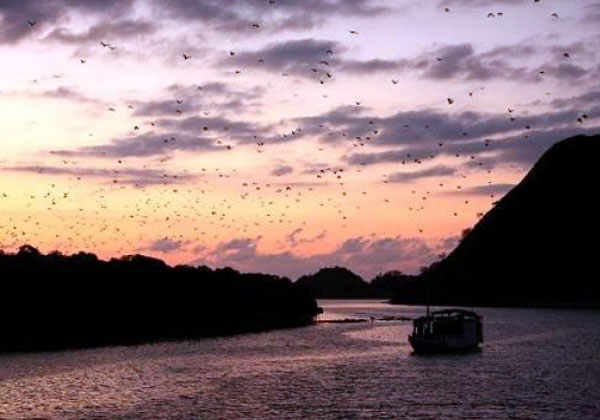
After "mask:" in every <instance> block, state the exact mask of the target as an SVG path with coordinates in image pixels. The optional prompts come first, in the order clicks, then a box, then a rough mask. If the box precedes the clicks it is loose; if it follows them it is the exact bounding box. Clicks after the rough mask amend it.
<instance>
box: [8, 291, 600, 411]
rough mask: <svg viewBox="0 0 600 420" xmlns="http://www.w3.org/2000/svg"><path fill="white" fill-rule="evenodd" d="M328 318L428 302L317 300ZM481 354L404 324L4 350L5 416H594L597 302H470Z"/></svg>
mask: <svg viewBox="0 0 600 420" xmlns="http://www.w3.org/2000/svg"><path fill="white" fill-rule="evenodd" d="M320 303H321V305H323V306H325V314H323V316H322V317H323V318H325V319H341V318H359V317H366V318H369V317H370V316H374V317H379V316H382V315H386V314H387V315H395V316H407V317H414V316H418V315H421V314H422V313H423V312H424V309H423V308H419V307H405V306H391V305H387V304H385V303H383V302H380V301H370V302H356V301H324V302H323V301H322V302H320ZM478 312H480V313H482V314H483V315H484V326H485V344H484V349H483V351H482V352H479V353H475V354H469V355H463V356H458V355H457V356H442V357H419V356H413V355H411V351H410V347H409V346H408V343H407V341H406V336H407V334H408V332H409V331H410V328H411V325H410V322H403V321H392V322H375V323H373V324H372V323H361V324H321V325H318V326H315V327H309V328H302V329H294V330H286V331H275V332H270V333H263V334H249V335H241V336H236V337H229V338H219V339H205V340H198V341H185V342H177V343H160V344H153V345H143V346H135V347H111V348H101V349H92V350H71V351H65V352H57V353H38V354H16V355H2V356H0V419H4V418H8V419H25V418H29V419H32V418H38V419H40V418H47V419H76V418H77V419H83V418H85V419H100V418H105V419H150V418H152V419H191V418H198V419H307V418H311V419H316V418H318V419H370V418H373V419H387V418H390V419H392V418H394V419H395V418H415V419H417V418H424V419H425V418H427V419H465V418H477V419H481V418H486V419H489V418H493V419H506V418H534V419H540V418H542V419H590V420H591V419H594V420H597V419H598V418H600V312H593V311H566V310H541V309H478Z"/></svg>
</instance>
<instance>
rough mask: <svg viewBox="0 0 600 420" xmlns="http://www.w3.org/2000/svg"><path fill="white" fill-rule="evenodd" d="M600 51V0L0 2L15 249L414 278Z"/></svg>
mask: <svg viewBox="0 0 600 420" xmlns="http://www.w3.org/2000/svg"><path fill="white" fill-rule="evenodd" d="M599 59H600V3H599V2H598V1H597V0H572V1H564V0H540V1H539V2H534V1H533V0H504V1H502V0H497V1H492V0H446V1H437V0H431V1H417V0H389V1H385V0H274V1H273V0H87V1H84V0H48V1H45V0H44V1H41V0H38V1H34V0H0V62H1V64H2V65H1V66H0V76H1V77H0V129H1V131H0V132H1V136H2V138H1V141H0V174H1V175H0V176H1V177H0V249H3V250H4V251H6V252H14V251H15V250H16V249H17V248H18V247H19V246H20V245H23V244H25V243H28V244H31V245H34V246H36V247H37V248H39V249H40V250H41V251H43V252H50V251H53V250H59V251H61V252H63V253H73V252H79V251H88V252H94V253H96V254H98V256H100V257H102V258H110V257H117V256H121V255H125V254H133V253H142V254H146V255H152V256H155V257H158V258H161V259H164V260H165V261H167V262H168V263H170V264H180V263H191V264H206V265H209V266H211V267H222V266H232V267H234V268H236V269H239V270H241V271H261V272H271V273H275V274H281V275H286V276H290V277H291V278H296V277H297V276H299V275H301V274H306V273H310V272H313V271H316V270H317V269H318V268H320V267H323V266H331V265H343V266H346V267H348V268H350V269H352V270H354V271H355V272H357V273H358V274H360V275H363V276H365V277H366V278H370V277H372V276H374V275H376V274H377V273H380V272H385V271H388V270H393V269H396V270H402V271H405V272H410V273H413V272H417V271H418V270H419V267H421V266H423V265H426V264H429V263H431V262H432V261H434V260H436V259H437V258H439V257H438V256H439V254H441V253H443V252H449V251H451V250H452V249H453V247H454V246H455V245H456V243H457V241H458V238H459V237H460V234H461V231H462V230H463V229H465V228H468V227H471V226H472V225H473V224H474V223H476V221H477V220H478V217H480V216H481V215H482V214H483V213H485V212H486V211H488V210H489V209H490V208H491V206H492V205H493V204H492V203H493V202H495V201H497V200H498V199H499V198H501V197H502V195H503V194H504V193H505V192H506V191H508V190H509V189H510V188H511V187H512V186H513V185H514V184H515V183H517V182H519V181H520V180H521V179H522V177H523V176H524V174H525V173H526V171H527V170H529V169H530V168H531V166H532V164H533V163H534V162H535V160H536V159H537V158H538V157H539V156H540V155H541V153H543V152H544V151H545V150H546V149H547V148H548V147H549V146H550V145H551V144H552V143H554V142H555V141H557V140H561V139H563V138H566V137H568V136H571V135H574V134H593V133H594V134H595V133H598V132H599V131H600V128H599V127H600V60H599ZM578 119H579V121H578Z"/></svg>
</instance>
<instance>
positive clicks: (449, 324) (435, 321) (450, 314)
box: [408, 308, 483, 353]
mask: <svg viewBox="0 0 600 420" xmlns="http://www.w3.org/2000/svg"><path fill="white" fill-rule="evenodd" d="M481 320H482V317H481V316H480V315H478V314H476V313H475V312H473V311H467V310H464V309H444V310H440V311H434V312H431V313H430V312H429V308H427V315H425V316H422V317H420V318H417V319H415V320H414V321H413V332H412V334H410V335H409V336H408V341H409V342H410V345H411V346H412V348H413V349H414V351H415V353H452V352H465V351H471V350H475V349H477V348H478V347H479V344H481V343H483V325H482V322H481Z"/></svg>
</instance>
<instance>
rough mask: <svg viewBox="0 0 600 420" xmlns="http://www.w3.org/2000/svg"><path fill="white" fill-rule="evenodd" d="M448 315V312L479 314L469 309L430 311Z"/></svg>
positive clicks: (432, 313) (434, 313) (433, 313)
mask: <svg viewBox="0 0 600 420" xmlns="http://www.w3.org/2000/svg"><path fill="white" fill-rule="evenodd" d="M438 314H439V315H450V314H457V315H460V314H462V315H475V316H479V315H477V313H475V312H474V311H469V310H466V309H440V310H439V311H433V312H431V315H438Z"/></svg>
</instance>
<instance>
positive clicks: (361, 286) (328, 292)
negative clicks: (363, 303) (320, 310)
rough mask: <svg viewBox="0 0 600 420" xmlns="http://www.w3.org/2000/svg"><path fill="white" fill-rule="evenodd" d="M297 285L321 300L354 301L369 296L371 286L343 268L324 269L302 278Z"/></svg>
mask: <svg viewBox="0 0 600 420" xmlns="http://www.w3.org/2000/svg"><path fill="white" fill-rule="evenodd" d="M296 285H298V286H299V287H302V288H304V289H305V290H307V291H308V292H309V293H310V294H311V295H312V296H314V297H316V298H320V299H352V298H362V297H367V296H368V289H369V284H368V283H367V282H366V281H364V280H363V279H362V278H361V277H360V276H358V275H357V274H354V273H353V272H352V271H350V270H348V269H346V268H343V267H329V268H322V269H320V270H319V271H317V272H316V273H315V274H309V275H306V276H302V277H300V278H299V279H298V280H297V281H296Z"/></svg>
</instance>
